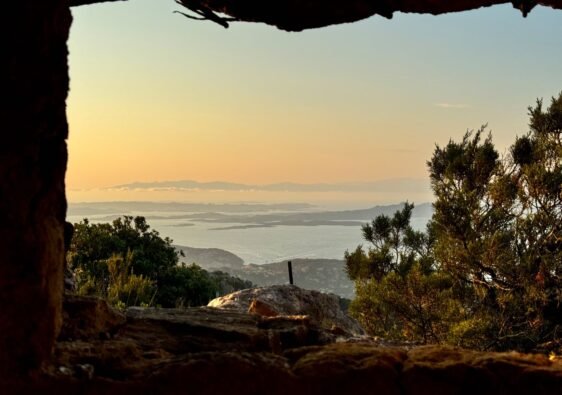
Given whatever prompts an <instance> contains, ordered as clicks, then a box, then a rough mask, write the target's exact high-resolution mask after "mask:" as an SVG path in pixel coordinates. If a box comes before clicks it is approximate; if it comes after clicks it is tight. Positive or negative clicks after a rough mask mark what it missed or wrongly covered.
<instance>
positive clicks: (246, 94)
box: [66, 0, 562, 205]
mask: <svg viewBox="0 0 562 395" xmlns="http://www.w3.org/2000/svg"><path fill="white" fill-rule="evenodd" d="M176 9H178V6H177V5H176V4H175V3H174V2H173V1H170V2H168V3H167V2H162V1H151V0H136V1H130V2H111V3H110V4H107V3H106V4H97V5H91V6H83V7H76V8H74V9H73V10H72V12H73V17H74V22H73V25H72V30H71V35H70V40H69V51H70V57H69V59H70V76H71V81H70V88H71V89H70V95H69V99H68V119H69V125H70V136H69V140H68V145H69V166H68V172H67V177H66V184H67V191H68V196H69V199H70V200H71V201H87V200H100V199H101V200H108V199H109V200H112V199H115V198H118V199H139V198H142V199H143V200H154V199H157V200H162V199H167V200H190V201H193V200H201V201H204V200H209V201H227V200H235V201H243V200H251V201H254V200H260V201H261V200H265V201H316V202H326V203H327V204H336V203H337V202H347V203H349V204H352V205H353V204H364V203H366V202H372V203H390V202H396V201H402V200H410V201H429V200H431V195H430V194H428V188H429V180H428V178H427V169H426V161H427V160H428V159H429V158H430V156H431V154H432V152H433V149H434V147H435V144H436V143H437V144H439V145H444V144H446V143H447V142H448V141H449V139H450V138H453V139H456V140H458V139H460V138H462V135H463V134H464V133H465V131H466V130H467V129H477V128H479V127H480V126H481V125H482V124H485V123H488V124H489V127H490V130H492V131H493V133H494V142H495V143H496V145H497V147H498V149H499V151H500V152H505V150H506V148H507V147H508V146H509V144H511V143H512V142H513V140H514V138H515V136H516V135H522V134H524V133H526V132H527V107H528V106H529V105H532V104H533V103H534V101H535V99H536V98H541V97H542V98H544V99H545V100H547V101H548V100H549V99H550V97H551V96H554V95H557V94H558V93H559V91H560V90H561V89H562V77H561V76H560V64H562V51H560V48H562V13H561V12H560V11H554V10H551V9H546V8H544V7H540V6H537V7H535V8H534V9H533V11H532V12H531V13H530V15H529V16H528V17H527V18H522V17H521V13H520V12H519V11H518V10H515V9H513V7H512V6H511V5H510V4H506V5H502V6H495V7H491V8H483V9H479V10H475V11H471V12H462V13H455V14H448V15H441V16H438V17H434V16H431V15H412V14H400V13H397V14H396V15H395V16H394V18H393V19H392V20H386V19H384V18H381V17H372V18H369V19H367V20H364V21H360V22H357V23H353V24H344V25H339V26H332V27H327V28H322V29H313V30H310V31H304V32H300V33H287V32H282V31H279V30H276V29H275V28H273V27H270V26H265V25H262V24H252V23H233V24H232V26H231V27H230V28H229V29H223V28H222V27H220V26H218V25H216V24H214V23H210V22H198V21H193V20H188V19H187V18H185V17H183V16H181V15H178V14H173V11H174V10H176ZM404 178H406V179H412V180H424V179H425V180H426V181H427V184H426V185H427V187H422V188H418V189H417V190H416V189H415V188H414V189H413V191H409V192H411V193H412V194H413V196H412V195H408V193H406V192H408V191H405V190H402V191H391V190H386V191H382V190H379V191H370V192H368V193H367V192H365V191H354V192H350V191H348V192H346V193H344V192H341V191H332V192H330V193H321V192H317V191H315V192H310V191H308V192H303V191H299V192H291V193H284V192H279V191H277V192H271V191H257V192H255V191H254V192H250V191H245V192H240V193H234V192H230V193H229V194H225V193H219V192H212V191H203V192H201V191H199V192H197V193H194V192H193V193H189V192H186V191H183V192H181V193H179V192H172V191H148V190H145V191H136V192H135V191H133V190H127V191H122V190H121V191H118V190H111V191H110V190H108V189H106V188H107V187H109V186H116V185H122V184H127V183H132V182H149V181H153V180H156V181H165V180H197V181H198V182H202V183H204V182H211V181H215V180H219V181H227V182H233V183H243V184H272V183H280V182H294V183H301V184H312V183H341V182H347V183H349V182H372V181H373V180H384V179H404ZM422 184H423V181H420V184H419V185H422Z"/></svg>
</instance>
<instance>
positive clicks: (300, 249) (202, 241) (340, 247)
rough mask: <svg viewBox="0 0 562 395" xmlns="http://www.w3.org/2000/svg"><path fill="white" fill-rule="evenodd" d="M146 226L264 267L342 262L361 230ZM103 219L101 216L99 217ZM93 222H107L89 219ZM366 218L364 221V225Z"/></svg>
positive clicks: (419, 222)
mask: <svg viewBox="0 0 562 395" xmlns="http://www.w3.org/2000/svg"><path fill="white" fill-rule="evenodd" d="M150 214H152V215H154V216H170V215H171V213H170V212H166V213H150ZM150 214H148V213H133V215H146V216H147V217H148V223H149V224H150V225H151V227H152V228H153V229H156V230H157V231H159V232H160V235H161V236H163V237H170V238H171V239H173V241H174V244H178V245H184V246H189V247H199V248H221V249H223V250H227V251H230V252H232V253H234V254H236V255H238V256H239V257H240V258H242V259H243V260H244V262H245V263H255V264H263V263H269V262H277V261H280V260H285V259H290V258H336V259H342V258H343V255H344V252H345V250H346V249H349V250H353V249H355V247H357V245H358V244H362V243H363V240H362V236H361V229H360V227H356V226H334V225H332V226H275V227H270V228H250V229H229V230H214V229H212V228H217V227H222V226H232V225H235V224H232V223H228V224H222V223H205V222H195V221H189V222H190V223H192V224H193V226H178V225H180V224H185V223H186V222H188V221H186V220H173V219H151V218H150ZM102 218H103V217H102ZM82 219H83V217H82V216H69V217H68V221H70V222H73V223H74V222H78V221H80V220H82ZM90 220H91V221H92V222H109V221H108V220H107V219H106V218H104V219H103V220H99V219H97V218H96V216H92V217H90ZM367 220H368V219H366V220H365V222H367ZM426 222H427V218H413V219H412V225H413V226H414V227H415V228H417V229H421V228H423V227H424V226H425V223H426Z"/></svg>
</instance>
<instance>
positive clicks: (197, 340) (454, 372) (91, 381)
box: [0, 297, 562, 395]
mask: <svg viewBox="0 0 562 395" xmlns="http://www.w3.org/2000/svg"><path fill="white" fill-rule="evenodd" d="M93 305H94V303H93V302H92V300H91V299H89V298H79V297H75V298H71V299H68V300H67V301H66V302H65V309H66V310H67V311H66V312H65V314H67V315H68V318H69V321H68V322H69V324H68V326H72V325H73V324H76V325H78V327H77V328H74V329H72V328H68V329H67V330H68V331H70V332H72V331H73V330H74V332H79V333H81V334H82V335H83V336H84V337H82V338H81V339H80V340H73V341H70V340H68V339H61V340H60V341H59V342H58V344H57V347H56V353H55V358H54V360H53V362H52V365H51V366H50V367H49V368H48V369H47V370H46V371H45V372H44V373H43V374H42V375H39V376H35V377H31V378H26V379H17V378H11V379H6V378H4V379H0V389H1V390H2V393H6V394H38V393H45V394H58V393H60V394H69V395H74V394H102V393H103V394H116V395H129V394H131V395H144V394H147V395H148V394H150V395H158V394H205V395H207V394H244V395H247V394H256V395H258V394H279V395H281V394H291V395H301V394H302V395H305V394H306V395H309V394H310V395H314V394H322V395H325V394H345V393H350V394H385V395H386V394H389V395H394V394H395V395H425V394H427V395H429V394H432V395H435V394H439V395H441V394H443V395H453V394H475V393H478V394H485V395H487V394H490V395H492V394H494V395H498V394H499V395H512V394H515V395H519V394H521V395H523V394H537V395H551V394H559V393H560V389H562V363H561V362H560V361H550V360H549V359H548V358H547V357H546V356H542V355H523V354H518V353H482V352H474V351H468V350H462V349H458V348H451V347H441V346H424V347H413V348H410V349H408V348H404V347H380V346H379V345H377V344H375V343H373V342H369V341H362V342H337V343H326V342H325V340H326V339H327V338H324V340H321V337H320V336H318V332H316V335H315V336H312V335H311V334H312V333H313V332H314V331H315V330H317V328H316V329H315V328H314V327H311V326H310V325H311V323H310V321H308V320H306V319H303V318H302V317H301V318H298V317H285V316H277V317H261V316H258V315H254V314H248V313H244V312H239V311H233V310H222V309H211V308H191V309H185V310H173V309H142V308H132V309H128V310H127V312H126V322H124V323H121V324H119V325H117V326H113V324H110V325H109V327H110V329H111V330H110V331H109V333H110V334H109V335H108V336H106V337H100V336H99V333H98V331H97V330H96V331H91V332H84V331H83V325H82V323H81V319H80V318H79V317H83V316H85V315H86V314H87V313H86V312H91V311H92V306H93ZM99 306H100V305H98V307H97V308H100V307H99ZM82 308H84V309H85V311H81V310H82ZM106 321H108V322H110V321H112V320H106ZM71 323H73V324H71ZM288 339H292V341H286V340H288ZM332 340H333V338H332Z"/></svg>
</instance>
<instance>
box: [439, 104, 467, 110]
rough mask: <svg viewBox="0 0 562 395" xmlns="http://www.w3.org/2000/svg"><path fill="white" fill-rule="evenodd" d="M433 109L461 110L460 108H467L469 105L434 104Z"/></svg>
mask: <svg viewBox="0 0 562 395" xmlns="http://www.w3.org/2000/svg"><path fill="white" fill-rule="evenodd" d="M435 107H439V108H454V109H462V108H468V107H469V105H468V104H462V103H435Z"/></svg>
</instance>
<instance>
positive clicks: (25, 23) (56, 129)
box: [0, 0, 562, 376]
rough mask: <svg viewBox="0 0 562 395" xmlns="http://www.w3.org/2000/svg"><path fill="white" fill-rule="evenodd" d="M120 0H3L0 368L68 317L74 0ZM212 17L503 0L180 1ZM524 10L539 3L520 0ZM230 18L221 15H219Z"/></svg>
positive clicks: (3, 371)
mask: <svg viewBox="0 0 562 395" xmlns="http://www.w3.org/2000/svg"><path fill="white" fill-rule="evenodd" d="M104 1H116V0H15V1H11V2H7V4H3V7H2V11H3V16H4V21H3V23H2V37H3V45H2V47H1V48H2V50H3V52H4V59H3V62H2V71H3V73H2V87H3V92H4V96H5V100H4V102H3V105H2V106H1V107H0V108H1V109H0V116H1V118H0V119H1V120H2V122H3V125H4V128H3V135H2V138H3V139H2V144H1V145H0V306H1V308H0V376H7V375H8V376H13V375H14V374H22V373H26V372H30V371H34V370H37V369H38V368H40V367H41V365H42V364H43V363H44V362H45V361H47V360H48V359H49V358H50V355H51V353H52V350H53V346H54V342H55V339H56V337H57V333H58V332H59V329H60V326H61V306H62V294H63V282H62V278H63V275H62V271H63V265H64V245H63V244H64V221H65V215H66V214H65V213H66V198H65V191H64V188H65V187H64V176H65V171H66V164H67V148H66V138H67V135H68V126H67V120H66V112H65V101H66V97H67V91H68V87H69V84H68V81H69V78H68V68H67V55H68V51H67V46H66V41H67V39H68V33H69V29H70V24H71V14H70V8H69V7H70V6H75V5H83V4H92V3H98V2H104ZM180 3H181V4H183V5H185V6H186V7H187V8H189V10H191V11H193V12H195V13H196V14H198V15H199V16H202V17H204V18H206V19H210V20H214V21H215V22H219V23H220V22H227V21H226V20H225V19H224V18H223V17H222V16H218V15H217V14H215V13H220V14H225V15H228V16H230V17H232V18H234V19H236V20H240V21H249V22H263V23H268V24H271V25H275V26H277V27H278V28H281V29H284V30H290V31H298V30H303V29H307V28H313V27H321V26H326V25H330V24H336V23H345V22H353V21H357V20H360V19H364V18H367V17H369V16H372V15H375V14H379V15H383V16H385V17H391V16H392V13H393V12H394V11H401V12H417V13H431V14H440V13H445V12H453V11H463V10H469V9H474V8H478V7H483V6H491V5H494V4H503V3H508V2H506V1H501V0H349V1H348V0H304V1H300V0H271V1H263V0H181V1H180ZM511 3H512V4H514V6H515V7H516V8H519V9H521V10H522V12H523V14H524V15H525V14H526V13H527V12H528V11H529V10H531V9H532V8H533V6H535V5H536V4H540V5H544V6H550V7H552V8H559V9H560V8H562V0H543V1H538V2H536V1H533V0H514V1H512V2H511ZM221 24H223V23H221Z"/></svg>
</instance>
